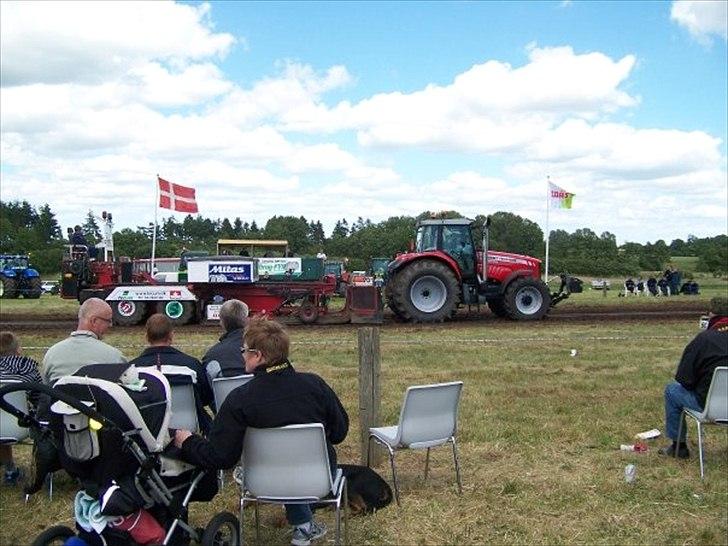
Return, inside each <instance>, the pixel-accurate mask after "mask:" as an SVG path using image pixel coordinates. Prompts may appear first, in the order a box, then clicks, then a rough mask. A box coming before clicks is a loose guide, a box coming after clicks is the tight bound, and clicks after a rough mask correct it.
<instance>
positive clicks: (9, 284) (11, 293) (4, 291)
mask: <svg viewBox="0 0 728 546" xmlns="http://www.w3.org/2000/svg"><path fill="white" fill-rule="evenodd" d="M17 297H18V282H17V281H16V280H15V279H11V278H9V277H3V278H2V279H0V298H3V299H7V300H9V299H12V298H17Z"/></svg>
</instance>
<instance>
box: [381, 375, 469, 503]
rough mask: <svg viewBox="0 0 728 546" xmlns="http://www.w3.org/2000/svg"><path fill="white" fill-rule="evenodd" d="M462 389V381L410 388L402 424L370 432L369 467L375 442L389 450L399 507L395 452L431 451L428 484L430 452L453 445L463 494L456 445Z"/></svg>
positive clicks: (400, 422) (456, 474) (427, 466)
mask: <svg viewBox="0 0 728 546" xmlns="http://www.w3.org/2000/svg"><path fill="white" fill-rule="evenodd" d="M462 388H463V382H462V381H454V382H452V383H438V384H434V385H420V386H415V387H409V388H408V389H407V392H406V393H405V395H404V402H403V404H402V410H401V412H400V414H399V423H398V424H397V425H395V426H389V427H374V428H370V429H369V443H368V445H367V466H369V463H370V459H371V442H372V440H374V441H375V442H376V443H378V444H380V445H382V446H384V447H386V448H387V451H388V452H389V463H390V465H391V467H392V481H393V482H394V495H395V498H396V499H397V504H398V505H399V504H400V502H399V485H398V484H397V472H396V470H395V467H394V452H395V451H396V450H400V449H425V448H426V449H427V457H426V459H425V480H426V479H427V473H428V470H429V464H430V448H432V447H436V446H439V445H443V444H445V443H447V442H450V443H451V444H452V454H453V459H454V462H455V477H456V479H457V484H458V492H460V493H462V491H463V486H462V482H461V481H460V463H459V461H458V452H457V445H456V441H455V434H456V431H457V420H458V405H459V403H460V393H461V391H462Z"/></svg>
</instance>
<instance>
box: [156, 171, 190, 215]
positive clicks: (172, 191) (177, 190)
mask: <svg viewBox="0 0 728 546" xmlns="http://www.w3.org/2000/svg"><path fill="white" fill-rule="evenodd" d="M157 179H158V180H159V206H160V207H162V208H163V209H172V210H176V211H177V212H197V201H195V188H188V187H187V186H180V185H179V184H172V182H168V181H166V180H164V179H163V178H159V177H157Z"/></svg>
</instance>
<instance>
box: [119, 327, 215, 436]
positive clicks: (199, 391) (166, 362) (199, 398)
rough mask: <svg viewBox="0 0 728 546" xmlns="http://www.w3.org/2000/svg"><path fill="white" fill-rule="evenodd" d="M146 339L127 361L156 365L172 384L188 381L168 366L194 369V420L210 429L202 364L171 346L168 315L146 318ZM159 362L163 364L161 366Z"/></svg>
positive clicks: (207, 385)
mask: <svg viewBox="0 0 728 546" xmlns="http://www.w3.org/2000/svg"><path fill="white" fill-rule="evenodd" d="M146 337H147V342H148V343H149V347H147V348H146V349H144V351H142V354H140V355H139V356H138V357H136V358H135V359H134V360H132V361H131V362H130V364H135V365H136V366H156V367H157V368H158V369H160V370H161V371H162V373H164V375H165V376H166V377H167V379H168V380H169V382H170V383H171V384H172V385H174V384H175V383H176V382H179V383H183V382H188V381H189V376H183V375H182V374H175V373H174V369H173V368H171V369H170V368H168V367H169V366H179V367H181V368H183V369H185V368H186V369H187V370H192V371H193V372H195V373H194V378H195V382H194V391H195V403H196V406H197V408H196V409H197V422H198V423H199V425H200V430H201V431H202V432H203V433H207V431H208V430H209V429H210V424H211V422H212V419H211V418H210V414H209V413H207V411H205V408H204V406H209V405H210V404H211V403H212V398H213V397H212V388H210V383H209V381H208V380H207V374H205V369H204V368H203V367H202V364H201V363H200V361H199V360H197V359H196V358H194V357H192V356H190V355H188V354H187V353H183V352H182V351H180V350H179V349H175V348H174V347H172V342H173V338H174V332H173V331H172V321H171V320H169V317H167V316H166V315H164V314H162V313H155V314H154V315H152V316H151V317H149V318H148V319H147V333H146ZM162 366H165V368H164V369H162Z"/></svg>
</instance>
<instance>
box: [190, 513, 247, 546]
mask: <svg viewBox="0 0 728 546" xmlns="http://www.w3.org/2000/svg"><path fill="white" fill-rule="evenodd" d="M200 544H201V545H202V546H238V545H239V544H240V523H239V522H238V518H236V517H235V516H233V515H232V514H231V513H230V512H220V513H219V514H217V515H216V516H215V517H214V518H212V519H211V520H210V523H208V524H207V527H206V528H205V532H204V533H202V540H200Z"/></svg>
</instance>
